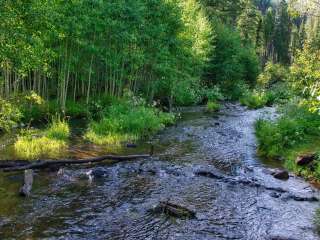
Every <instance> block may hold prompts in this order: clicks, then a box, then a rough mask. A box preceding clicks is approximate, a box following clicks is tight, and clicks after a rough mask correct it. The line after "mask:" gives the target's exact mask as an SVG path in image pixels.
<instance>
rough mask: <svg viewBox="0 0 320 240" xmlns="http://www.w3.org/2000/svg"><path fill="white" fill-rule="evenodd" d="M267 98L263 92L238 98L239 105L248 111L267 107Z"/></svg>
mask: <svg viewBox="0 0 320 240" xmlns="http://www.w3.org/2000/svg"><path fill="white" fill-rule="evenodd" d="M267 102H268V98H267V95H266V94H265V93H264V92H252V93H247V94H245V95H244V96H242V97H241V98H240V103H241V104H242V105H244V106H247V107H248V108H249V109H258V108H262V107H264V106H265V105H267Z"/></svg>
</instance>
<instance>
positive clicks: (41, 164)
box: [0, 154, 150, 172]
mask: <svg viewBox="0 0 320 240" xmlns="http://www.w3.org/2000/svg"><path fill="white" fill-rule="evenodd" d="M148 157H150V155H149V154H142V155H128V156H116V155H104V156H100V157H93V158H86V159H64V160H38V161H33V162H32V161H30V162H25V164H20V163H18V164H16V165H14V164H12V165H10V166H9V167H8V164H7V162H8V161H6V164H4V166H5V167H3V166H1V165H0V171H2V172H15V171H24V170H27V169H43V168H48V167H50V166H54V165H56V166H57V165H71V164H86V163H99V162H103V161H105V160H114V161H128V160H134V159H138V158H148Z"/></svg>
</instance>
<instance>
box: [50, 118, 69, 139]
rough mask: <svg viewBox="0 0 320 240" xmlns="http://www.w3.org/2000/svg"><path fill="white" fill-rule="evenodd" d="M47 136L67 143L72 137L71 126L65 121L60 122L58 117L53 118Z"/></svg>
mask: <svg viewBox="0 0 320 240" xmlns="http://www.w3.org/2000/svg"><path fill="white" fill-rule="evenodd" d="M45 135H46V136H47V137H48V138H49V139H54V140H61V141H65V140H67V139H68V138H69V135H70V129H69V125H68V123H67V122H66V121H65V120H60V118H58V117H56V118H53V120H52V122H51V124H50V125H49V127H48V129H47V130H46V131H45Z"/></svg>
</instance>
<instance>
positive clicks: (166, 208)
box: [151, 202, 196, 219]
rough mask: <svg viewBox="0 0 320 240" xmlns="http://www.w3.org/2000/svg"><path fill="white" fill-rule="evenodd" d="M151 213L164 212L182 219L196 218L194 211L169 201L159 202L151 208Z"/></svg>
mask: <svg viewBox="0 0 320 240" xmlns="http://www.w3.org/2000/svg"><path fill="white" fill-rule="evenodd" d="M151 211H152V212H153V213H158V214H162V213H164V214H166V215H168V216H171V217H175V218H184V219H194V218H196V213H195V212H194V211H192V210H190V209H188V208H186V207H183V206H180V205H177V204H174V203H170V202H160V203H159V204H158V205H157V206H156V207H155V208H153V209H151Z"/></svg>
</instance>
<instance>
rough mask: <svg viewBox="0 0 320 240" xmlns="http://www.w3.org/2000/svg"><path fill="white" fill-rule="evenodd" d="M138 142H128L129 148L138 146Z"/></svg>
mask: <svg viewBox="0 0 320 240" xmlns="http://www.w3.org/2000/svg"><path fill="white" fill-rule="evenodd" d="M137 147H138V146H137V144H134V143H127V148H137Z"/></svg>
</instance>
